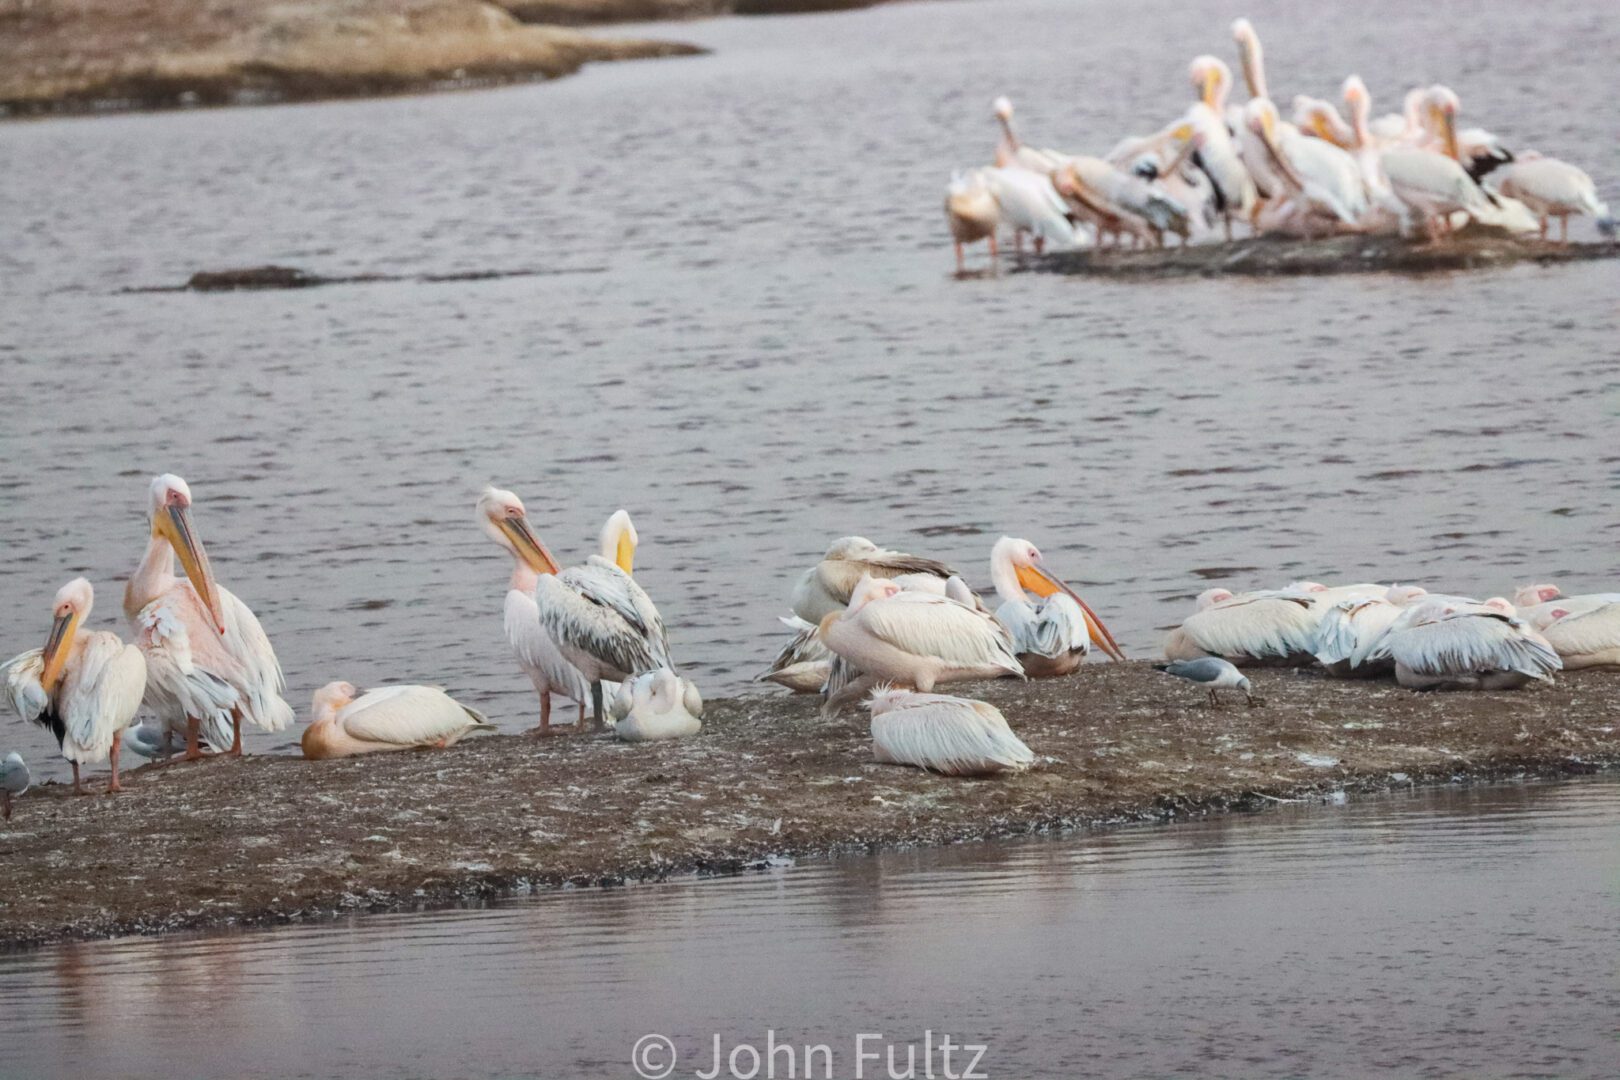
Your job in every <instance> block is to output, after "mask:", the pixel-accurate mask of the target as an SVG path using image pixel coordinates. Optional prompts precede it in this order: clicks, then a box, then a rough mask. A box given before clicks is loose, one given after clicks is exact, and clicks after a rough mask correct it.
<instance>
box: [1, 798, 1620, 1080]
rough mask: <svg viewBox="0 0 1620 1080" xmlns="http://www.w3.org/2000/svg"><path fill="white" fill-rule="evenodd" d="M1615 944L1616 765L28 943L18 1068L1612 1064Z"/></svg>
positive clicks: (1400, 1072) (496, 1070)
mask: <svg viewBox="0 0 1620 1080" xmlns="http://www.w3.org/2000/svg"><path fill="white" fill-rule="evenodd" d="M1617 971H1620V782H1617V781H1616V780H1614V779H1612V778H1610V779H1601V780H1595V781H1586V782H1571V783H1565V784H1558V785H1529V786H1505V787H1489V788H1473V789H1451V790H1445V791H1439V792H1429V793H1423V794H1417V795H1406V796H1392V797H1386V798H1378V799H1371V800H1367V801H1358V802H1352V803H1350V804H1349V805H1348V806H1344V807H1322V806H1310V807H1296V806H1290V807H1283V808H1280V809H1277V810H1275V811H1272V812H1268V813H1266V814H1263V815H1259V816H1254V817H1234V818H1226V819H1221V820H1215V821H1208V822H1201V823H1195V824H1187V825H1176V826H1170V827H1166V828H1143V829H1132V830H1124V831H1118V832H1112V833H1106V834H1101V835H1097V834H1093V835H1087V836H1081V837H1073V838H1068V839H1062V840H1042V841H1030V842H1024V843H1018V844H1004V845H970V846H964V847H960V848H951V849H934V850H928V851H923V852H916V853H909V854H906V853H902V854H889V855H883V856H879V857H875V858H850V859H846V860H842V861H837V862H833V863H817V864H811V865H806V866H803V867H794V868H788V869H784V870H779V871H775V872H772V873H770V874H765V875H754V876H747V877H741V878H732V879H722V880H712V881H684V882H679V883H670V884H665V885H654V886H640V887H634V888H630V889H625V890H618V891H611V892H585V893H574V894H567V893H551V894H547V895H545V896H542V897H540V898H537V899H534V900H530V901H523V902H514V903H511V904H508V905H504V906H501V907H499V908H496V909H493V910H487V911H462V912H446V913H438V914H431V915H410V916H399V917H394V916H374V917H366V918H362V919H359V920H357V921H354V922H351V923H343V924H335V925H323V926H318V927H309V928H298V929H288V930H277V931H266V932H256V933H242V934H235V935H223V936H222V935H213V936H196V937H183V938H170V939H164V940H162V941H152V940H140V939H125V940H120V941H115V942H106V943H96V944H88V945H71V946H62V947H56V948H51V949H45V950H42V951H40V952H35V953H26V954H20V955H13V956H10V957H0V1046H3V1047H4V1048H5V1051H4V1061H3V1063H0V1075H4V1076H8V1077H10V1076H16V1077H25V1076H26V1077H34V1078H40V1080H44V1078H50V1077H88V1076H109V1077H119V1078H127V1080H145V1078H152V1080H172V1078H173V1077H175V1076H178V1075H184V1076H187V1077H199V1078H200V1077H215V1076H218V1077H225V1076H229V1077H233V1078H244V1080H245V1078H258V1077H278V1078H280V1077H311V1078H313V1077H321V1078H324V1077H333V1078H339V1077H341V1078H343V1080H371V1078H383V1077H387V1078H424V1080H426V1078H434V1080H445V1078H451V1077H473V1076H477V1077H490V1076H503V1077H514V1078H516V1077H531V1076H544V1077H596V1076H629V1075H632V1074H631V1071H630V1068H629V1061H630V1052H631V1047H632V1046H633V1045H634V1044H635V1042H636V1040H637V1039H638V1038H640V1037H642V1036H644V1035H647V1034H649V1033H658V1034H662V1035H665V1036H667V1037H668V1038H670V1039H671V1040H672V1041H673V1044H674V1046H675V1047H676V1049H677V1050H678V1052H679V1053H680V1055H681V1058H680V1063H679V1065H678V1067H677V1071H676V1073H675V1075H676V1076H680V1077H690V1076H691V1075H693V1072H694V1071H697V1070H702V1071H704V1072H708V1071H709V1062H710V1060H711V1058H712V1047H713V1037H714V1035H715V1034H719V1036H720V1037H721V1041H722V1047H723V1048H724V1050H725V1051H727V1052H728V1053H729V1051H730V1049H731V1048H732V1047H734V1046H736V1045H738V1044H739V1043H751V1044H755V1045H758V1046H760V1047H763V1046H764V1045H765V1039H766V1032H767V1031H768V1030H770V1029H774V1030H775V1031H776V1032H777V1036H776V1037H777V1039H778V1040H779V1041H781V1042H791V1043H793V1044H795V1045H798V1046H801V1047H802V1046H804V1045H806V1044H827V1045H828V1046H829V1048H830V1049H832V1051H833V1056H834V1066H835V1072H834V1075H838V1076H844V1077H848V1076H851V1075H854V1074H855V1069H856V1065H857V1062H856V1059H855V1052H856V1050H855V1043H854V1036H855V1034H856V1033H860V1032H873V1033H882V1034H883V1035H884V1036H885V1037H886V1038H887V1039H888V1040H890V1041H892V1042H894V1043H897V1044H900V1045H902V1046H904V1045H905V1044H909V1043H913V1042H914V1043H916V1044H918V1046H919V1049H918V1051H917V1053H918V1055H919V1056H918V1061H919V1066H918V1067H919V1073H918V1075H921V1071H920V1070H921V1061H922V1056H921V1055H922V1049H921V1047H922V1046H923V1045H924V1040H925V1038H926V1036H925V1032H927V1031H932V1032H934V1033H936V1036H937V1034H938V1033H942V1032H948V1033H950V1034H951V1035H952V1036H953V1038H954V1040H955V1041H956V1042H958V1043H961V1042H964V1041H965V1042H970V1043H975V1044H984V1045H987V1046H988V1047H989V1050H988V1051H987V1054H986V1058H985V1062H984V1064H983V1066H982V1068H983V1070H984V1071H985V1073H986V1074H987V1075H990V1076H995V1077H1008V1076H1025V1077H1036V1076H1039V1077H1078V1076H1085V1075H1100V1076H1111V1077H1113V1076H1117V1077H1126V1076H1130V1077H1163V1076H1188V1077H1209V1076H1243V1077H1301V1076H1310V1077H1354V1076H1367V1075H1391V1076H1403V1077H1404V1076H1434V1077H1440V1076H1467V1077H1509V1076H1513V1077H1563V1078H1581V1077H1611V1076H1613V1075H1615V1073H1616V1072H1617V1071H1620V975H1617ZM872 1045H874V1044H867V1047H866V1048H868V1049H870V1048H871V1046H872ZM878 1045H881V1044H878ZM936 1045H937V1042H936ZM936 1053H937V1051H936ZM904 1055H905V1052H904V1050H901V1051H900V1057H899V1059H898V1060H899V1062H900V1063H901V1065H902V1067H903V1065H904V1062H905V1060H906V1058H905V1056H904ZM801 1061H802V1058H801ZM177 1063H184V1067H183V1068H179V1069H178V1071H177ZM935 1063H936V1067H937V1066H938V1065H940V1064H942V1062H941V1061H940V1059H939V1058H938V1057H936V1058H935ZM740 1064H741V1069H740V1071H742V1072H746V1071H747V1064H748V1059H747V1057H746V1055H744V1056H743V1057H742V1058H741V1059H740ZM961 1067H962V1060H961V1059H960V1058H957V1059H956V1069H957V1071H958V1072H960V1069H961ZM864 1068H865V1069H866V1070H867V1071H866V1075H868V1076H872V1075H879V1076H881V1075H886V1074H885V1073H884V1072H882V1071H877V1072H874V1071H873V1070H874V1068H876V1069H879V1070H881V1069H882V1068H883V1066H882V1065H879V1066H875V1067H874V1066H873V1065H871V1064H870V1063H865V1064H864ZM721 1075H722V1076H724V1075H729V1074H728V1073H727V1072H726V1071H724V1066H723V1069H722V1073H721ZM761 1075H763V1073H762V1074H761ZM777 1075H778V1076H785V1075H786V1072H785V1059H780V1058H779V1068H778V1073H777ZM800 1075H801V1076H802V1075H803V1072H802V1071H801V1072H800ZM817 1075H821V1074H820V1073H819V1072H818V1073H817ZM936 1075H941V1074H940V1073H938V1072H937V1071H936Z"/></svg>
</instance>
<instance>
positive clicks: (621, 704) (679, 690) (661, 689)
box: [612, 668, 703, 742]
mask: <svg viewBox="0 0 1620 1080" xmlns="http://www.w3.org/2000/svg"><path fill="white" fill-rule="evenodd" d="M612 716H613V734H614V736H615V737H617V738H619V739H622V740H624V741H625V742H662V741H664V740H667V739H680V738H685V737H686V736H688V735H696V734H697V733H698V732H699V731H701V730H702V728H703V720H702V717H703V696H702V695H701V694H699V693H698V688H697V687H696V686H695V685H694V684H693V683H692V681H691V680H690V679H683V678H681V677H680V676H678V675H676V674H675V673H674V672H673V671H671V670H669V669H668V668H659V669H658V670H656V671H645V672H642V673H641V674H640V675H637V676H636V677H635V678H633V679H626V680H625V681H624V682H622V683H620V684H619V692H618V694H617V695H616V696H615V697H614V699H613V710H612Z"/></svg>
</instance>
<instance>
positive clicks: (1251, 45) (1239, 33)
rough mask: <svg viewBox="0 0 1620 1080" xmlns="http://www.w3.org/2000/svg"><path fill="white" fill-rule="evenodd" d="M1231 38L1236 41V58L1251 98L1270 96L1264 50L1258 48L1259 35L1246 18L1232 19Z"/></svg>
mask: <svg viewBox="0 0 1620 1080" xmlns="http://www.w3.org/2000/svg"><path fill="white" fill-rule="evenodd" d="M1232 40H1233V41H1234V42H1236V43H1237V47H1238V59H1239V60H1240V61H1241V62H1242V65H1243V81H1244V83H1245V84H1246V85H1247V86H1248V88H1249V96H1250V97H1251V98H1270V97H1271V90H1270V88H1269V87H1268V86H1267V85H1266V59H1265V51H1264V50H1263V49H1261V48H1260V35H1259V34H1257V33H1256V32H1255V29H1254V24H1253V23H1252V22H1250V21H1249V20H1248V19H1234V20H1232Z"/></svg>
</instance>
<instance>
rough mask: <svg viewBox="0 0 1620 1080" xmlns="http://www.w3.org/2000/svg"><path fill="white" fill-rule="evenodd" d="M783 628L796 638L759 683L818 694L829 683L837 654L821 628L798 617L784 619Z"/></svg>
mask: <svg viewBox="0 0 1620 1080" xmlns="http://www.w3.org/2000/svg"><path fill="white" fill-rule="evenodd" d="M781 622H782V625H784V626H786V627H787V628H788V629H789V630H792V631H793V639H792V640H791V641H789V642H788V643H787V644H786V645H784V646H782V651H781V652H779V653H777V654H776V659H775V660H773V661H772V662H771V666H770V668H769V669H768V670H767V671H766V672H765V673H764V674H763V675H759V676H756V677H755V679H754V681H755V682H773V683H776V684H777V685H778V686H785V687H787V688H788V689H789V690H791V691H793V692H794V693H795V694H815V693H819V692H820V690H821V688H822V687H823V686H825V685H826V684H827V675H828V673H829V671H830V670H831V668H832V661H833V654H832V652H831V651H830V650H829V649H828V648H827V646H826V645H825V644H824V643H823V642H822V640H821V632H820V627H818V626H816V624H815V623H810V622H805V621H804V620H803V619H801V618H799V617H798V616H797V615H786V616H782V617H781Z"/></svg>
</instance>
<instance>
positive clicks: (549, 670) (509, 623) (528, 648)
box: [477, 487, 633, 735]
mask: <svg viewBox="0 0 1620 1080" xmlns="http://www.w3.org/2000/svg"><path fill="white" fill-rule="evenodd" d="M477 509H478V523H479V525H480V527H482V528H483V530H484V531H485V532H486V533H488V534H489V535H490V537H492V538H493V539H494V540H495V542H496V543H497V544H500V545H501V546H502V547H503V548H505V549H506V551H507V553H508V554H510V555H511V556H512V576H511V578H510V579H508V581H507V584H506V607H505V617H504V620H503V621H504V625H505V628H506V640H507V641H508V642H509V643H510V644H511V646H512V652H513V653H515V654H516V655H517V661H518V666H519V667H521V668H522V669H523V673H524V674H525V675H527V676H528V677H529V681H530V682H532V683H533V684H534V691H535V693H536V694H538V695H539V696H540V726H539V727H537V728H535V729H534V733H535V734H536V735H549V734H551V730H552V729H551V695H553V694H556V695H558V696H559V697H563V698H567V699H568V700H569V701H571V702H573V703H574V704H575V705H576V706H577V707H578V709H579V721H578V723H577V725H576V727H575V730H576V731H579V730H583V729H584V724H585V702H586V701H588V700H589V699H590V694H591V687H590V684H589V683H588V682H587V681H586V680H585V676H584V675H583V674H581V673H580V670H579V669H578V668H576V667H575V666H574V665H573V664H570V663H569V662H568V661H567V660H566V659H564V658H563V654H562V651H561V650H560V649H558V648H557V644H556V642H554V641H552V639H551V635H549V634H548V633H546V628H545V627H544V626H543V625H542V624H541V621H540V605H539V604H538V603H536V602H535V586H536V585H538V584H539V583H540V573H539V571H538V570H536V569H535V568H534V567H533V566H532V565H530V563H529V562H528V560H526V559H525V558H524V556H523V554H522V551H521V549H520V548H519V546H518V544H517V542H516V541H515V540H514V539H513V538H512V535H511V533H510V532H509V531H508V529H507V527H506V526H505V525H504V524H503V523H504V522H506V521H509V520H524V521H526V520H527V519H528V515H527V512H526V511H525V510H524V508H523V503H522V501H521V500H519V499H518V497H517V496H516V495H514V494H512V493H511V492H510V491H500V490H498V489H496V488H493V487H487V488H485V489H484V493H483V494H482V495H480V496H479V497H478V507H477ZM620 512H621V513H622V512H623V511H620ZM625 520H628V517H626V519H625ZM609 525H610V526H611V527H613V528H615V529H617V524H616V523H615V522H614V520H613V519H609ZM607 532H608V529H607V528H604V529H603V534H604V536H603V538H602V539H603V542H604V547H605V546H606V543H607V541H608V540H609V539H611V540H612V542H613V551H612V553H611V555H608V557H610V558H614V559H617V557H618V537H617V535H615V536H613V537H611V538H609V537H608V536H607V535H606V534H607ZM632 550H633V546H632ZM604 554H607V552H606V551H604Z"/></svg>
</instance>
